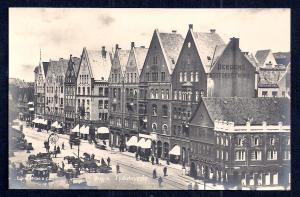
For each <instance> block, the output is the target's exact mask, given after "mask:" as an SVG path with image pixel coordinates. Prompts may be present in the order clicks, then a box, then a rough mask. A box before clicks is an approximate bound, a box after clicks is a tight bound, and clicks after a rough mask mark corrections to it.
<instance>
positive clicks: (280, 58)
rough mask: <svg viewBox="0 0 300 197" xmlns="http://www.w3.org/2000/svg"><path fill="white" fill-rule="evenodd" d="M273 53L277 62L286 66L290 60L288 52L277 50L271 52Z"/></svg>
mask: <svg viewBox="0 0 300 197" xmlns="http://www.w3.org/2000/svg"><path fill="white" fill-rule="evenodd" d="M273 55H274V58H275V60H276V63H277V64H281V65H284V66H287V65H288V64H289V63H290V62H291V53H290V52H278V53H273Z"/></svg>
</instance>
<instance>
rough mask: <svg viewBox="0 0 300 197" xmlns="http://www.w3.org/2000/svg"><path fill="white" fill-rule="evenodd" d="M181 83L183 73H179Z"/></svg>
mask: <svg viewBox="0 0 300 197" xmlns="http://www.w3.org/2000/svg"><path fill="white" fill-rule="evenodd" d="M179 81H180V82H182V72H180V73H179Z"/></svg>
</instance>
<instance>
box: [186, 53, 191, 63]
mask: <svg viewBox="0 0 300 197" xmlns="http://www.w3.org/2000/svg"><path fill="white" fill-rule="evenodd" d="M187 64H188V65H190V64H191V55H190V54H188V56H187Z"/></svg>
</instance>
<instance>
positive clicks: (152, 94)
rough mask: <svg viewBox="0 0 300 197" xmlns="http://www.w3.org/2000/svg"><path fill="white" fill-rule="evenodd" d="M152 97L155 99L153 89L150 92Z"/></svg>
mask: <svg viewBox="0 0 300 197" xmlns="http://www.w3.org/2000/svg"><path fill="white" fill-rule="evenodd" d="M150 97H151V98H152V99H153V98H154V90H153V89H151V90H150Z"/></svg>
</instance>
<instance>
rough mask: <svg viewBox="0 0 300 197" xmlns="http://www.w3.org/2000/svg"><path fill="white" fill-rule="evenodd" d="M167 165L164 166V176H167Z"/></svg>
mask: <svg viewBox="0 0 300 197" xmlns="http://www.w3.org/2000/svg"><path fill="white" fill-rule="evenodd" d="M167 170H168V169H167V166H165V167H164V176H167Z"/></svg>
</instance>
